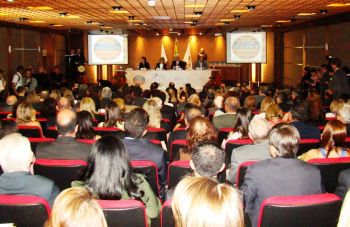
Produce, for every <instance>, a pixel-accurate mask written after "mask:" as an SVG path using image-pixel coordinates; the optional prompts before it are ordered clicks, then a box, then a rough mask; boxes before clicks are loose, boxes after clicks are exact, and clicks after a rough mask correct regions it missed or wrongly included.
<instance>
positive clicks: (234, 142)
mask: <svg viewBox="0 0 350 227" xmlns="http://www.w3.org/2000/svg"><path fill="white" fill-rule="evenodd" d="M253 143H254V142H253V140H251V139H238V140H229V141H227V142H226V146H225V152H226V160H225V164H226V166H228V165H229V164H230V163H231V156H232V150H233V149H235V148H238V147H240V146H244V145H249V144H253Z"/></svg>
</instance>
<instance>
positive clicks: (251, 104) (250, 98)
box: [244, 95, 257, 111]
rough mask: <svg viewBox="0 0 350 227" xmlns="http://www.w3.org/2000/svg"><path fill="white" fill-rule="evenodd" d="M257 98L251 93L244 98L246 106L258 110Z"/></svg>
mask: <svg viewBox="0 0 350 227" xmlns="http://www.w3.org/2000/svg"><path fill="white" fill-rule="evenodd" d="M256 106H257V104H256V99H255V97H254V96H253V95H249V96H247V97H246V98H245V100H244V107H246V108H248V109H250V110H251V111H254V110H256Z"/></svg>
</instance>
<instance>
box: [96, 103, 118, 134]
mask: <svg viewBox="0 0 350 227" xmlns="http://www.w3.org/2000/svg"><path fill="white" fill-rule="evenodd" d="M98 127H107V128H119V129H121V130H124V122H123V121H122V116H121V111H120V109H119V107H118V105H117V104H116V103H115V102H109V103H108V104H107V106H106V109H105V121H104V122H100V123H99V124H98Z"/></svg>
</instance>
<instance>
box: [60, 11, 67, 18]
mask: <svg viewBox="0 0 350 227" xmlns="http://www.w3.org/2000/svg"><path fill="white" fill-rule="evenodd" d="M59 15H60V17H65V16H67V13H66V12H63V13H59Z"/></svg>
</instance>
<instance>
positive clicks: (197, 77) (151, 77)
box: [125, 70, 217, 90]
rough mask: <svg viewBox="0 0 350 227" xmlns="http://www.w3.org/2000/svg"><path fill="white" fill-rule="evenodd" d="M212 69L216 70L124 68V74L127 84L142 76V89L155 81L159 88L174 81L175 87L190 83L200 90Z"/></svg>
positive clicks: (163, 87) (162, 88)
mask: <svg viewBox="0 0 350 227" xmlns="http://www.w3.org/2000/svg"><path fill="white" fill-rule="evenodd" d="M212 71H217V70H126V71H125V73H126V75H125V76H126V79H127V83H128V84H129V85H133V84H135V83H134V79H135V78H138V79H140V76H141V78H142V77H143V78H144V80H145V82H144V83H143V84H142V85H141V87H142V88H143V89H149V87H150V85H151V84H152V83H153V82H157V83H159V89H161V90H164V89H166V88H167V87H168V85H169V83H170V82H174V83H175V86H176V87H177V88H180V87H185V84H186V83H190V84H191V86H192V87H193V88H195V89H196V90H200V89H202V88H203V86H204V85H205V84H206V83H207V82H208V81H209V78H210V76H211V75H212Z"/></svg>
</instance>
